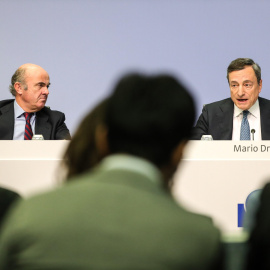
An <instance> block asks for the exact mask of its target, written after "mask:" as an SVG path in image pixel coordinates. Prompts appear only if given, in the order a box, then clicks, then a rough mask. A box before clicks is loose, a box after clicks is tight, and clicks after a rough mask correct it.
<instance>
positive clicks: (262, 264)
mask: <svg viewBox="0 0 270 270" xmlns="http://www.w3.org/2000/svg"><path fill="white" fill-rule="evenodd" d="M248 250H249V252H248V254H247V263H246V268H245V269H247V270H266V269H270V183H267V184H266V185H265V187H264V188H263V190H262V193H261V196H260V205H259V208H258V211H257V214H256V219H255V226H254V229H253V230H252V231H251V235H250V239H249V242H248Z"/></svg>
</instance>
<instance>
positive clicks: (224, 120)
mask: <svg viewBox="0 0 270 270" xmlns="http://www.w3.org/2000/svg"><path fill="white" fill-rule="evenodd" d="M219 108H220V111H219V112H218V113H217V114H216V120H215V122H216V124H217V126H218V129H219V130H218V136H217V137H218V138H220V140H231V139H232V127H233V112H234V107H233V102H232V100H231V99H230V98H229V99H226V100H225V102H224V103H222V104H221V105H220V107H219ZM214 139H215V138H214Z"/></svg>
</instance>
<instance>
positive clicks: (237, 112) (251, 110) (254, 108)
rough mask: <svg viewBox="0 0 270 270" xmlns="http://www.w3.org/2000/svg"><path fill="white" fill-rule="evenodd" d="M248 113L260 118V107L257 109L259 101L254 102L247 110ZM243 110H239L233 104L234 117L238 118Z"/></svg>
mask: <svg viewBox="0 0 270 270" xmlns="http://www.w3.org/2000/svg"><path fill="white" fill-rule="evenodd" d="M248 111H249V113H250V114H252V115H253V116H255V117H256V118H258V117H259V116H260V107H259V100H258V99H257V100H256V102H255V103H254V104H253V105H252V106H251V107H250V108H249V109H248ZM242 112H243V110H241V109H239V108H238V107H237V106H236V105H235V104H234V114H233V116H234V117H238V116H239V115H240V114H241V113H242Z"/></svg>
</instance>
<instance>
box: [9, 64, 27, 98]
mask: <svg viewBox="0 0 270 270" xmlns="http://www.w3.org/2000/svg"><path fill="white" fill-rule="evenodd" d="M25 72H26V68H18V69H17V70H16V71H15V73H14V74H13V76H12V77H11V84H10V85H9V91H10V93H11V94H12V95H13V96H14V97H15V96H16V95H17V91H16V89H15V88H14V84H15V83H16V82H19V83H21V84H22V85H23V87H24V90H27V84H26V82H25Z"/></svg>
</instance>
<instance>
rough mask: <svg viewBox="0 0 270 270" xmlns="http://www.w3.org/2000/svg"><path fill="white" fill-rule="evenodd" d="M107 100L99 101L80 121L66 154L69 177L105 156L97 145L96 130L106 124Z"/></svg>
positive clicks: (87, 168) (95, 163)
mask: <svg viewBox="0 0 270 270" xmlns="http://www.w3.org/2000/svg"><path fill="white" fill-rule="evenodd" d="M106 106H107V100H104V101H102V102H101V103H99V104H98V105H97V106H96V107H95V108H94V109H93V110H92V111H90V112H89V113H88V114H87V115H86V117H85V118H84V119H83V120H82V122H81V123H80V125H79V127H78V129H77V131H76V133H75V135H74V136H73V137H72V139H71V141H70V144H69V146H68V148H67V150H66V152H65V154H64V159H63V164H64V166H65V167H66V168H67V170H68V171H67V179H68V178H71V177H72V176H75V175H77V174H81V173H83V172H85V171H87V170H89V169H91V168H93V167H94V166H95V165H97V164H98V162H99V161H100V160H101V159H102V158H103V156H102V155H101V154H100V152H99V151H98V149H97V145H96V130H97V127H98V126H100V125H104V120H105V112H106Z"/></svg>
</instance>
